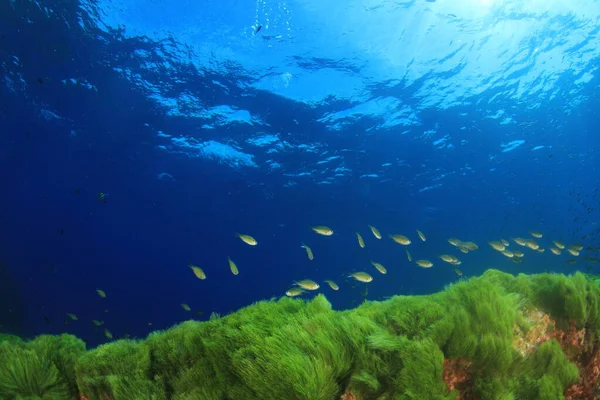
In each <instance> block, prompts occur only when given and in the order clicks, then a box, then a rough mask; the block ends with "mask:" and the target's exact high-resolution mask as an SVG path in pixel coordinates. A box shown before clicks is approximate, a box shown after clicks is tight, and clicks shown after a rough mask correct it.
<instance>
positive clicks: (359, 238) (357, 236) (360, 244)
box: [354, 232, 365, 249]
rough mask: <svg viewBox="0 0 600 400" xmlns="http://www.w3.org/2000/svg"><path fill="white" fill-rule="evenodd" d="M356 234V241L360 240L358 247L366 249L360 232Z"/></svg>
mask: <svg viewBox="0 0 600 400" xmlns="http://www.w3.org/2000/svg"><path fill="white" fill-rule="evenodd" d="M354 233H356V239H358V245H359V246H360V247H361V248H363V249H364V248H365V241H364V240H363V238H362V236H360V233H358V232H354Z"/></svg>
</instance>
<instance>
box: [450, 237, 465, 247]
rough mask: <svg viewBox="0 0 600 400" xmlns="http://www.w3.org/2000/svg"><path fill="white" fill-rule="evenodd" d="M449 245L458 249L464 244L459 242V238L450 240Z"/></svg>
mask: <svg viewBox="0 0 600 400" xmlns="http://www.w3.org/2000/svg"><path fill="white" fill-rule="evenodd" d="M448 243H450V244H451V245H452V246H454V247H458V246H460V245H461V244H462V242H461V241H460V240H458V239H457V238H450V239H448Z"/></svg>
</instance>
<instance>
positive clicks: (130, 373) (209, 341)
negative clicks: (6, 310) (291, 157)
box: [0, 270, 600, 400]
mask: <svg viewBox="0 0 600 400" xmlns="http://www.w3.org/2000/svg"><path fill="white" fill-rule="evenodd" d="M537 310H541V311H544V312H545V313H547V314H549V315H550V316H551V318H553V319H554V320H555V321H556V324H557V326H559V327H563V328H564V327H572V326H573V324H574V325H575V326H576V327H577V328H578V329H580V328H585V329H586V333H587V335H586V340H587V341H592V342H593V343H596V344H597V342H594V341H595V340H597V335H598V332H599V331H600V325H599V324H600V317H599V316H600V311H599V310H600V286H599V285H597V284H596V283H595V281H594V280H590V279H588V278H586V277H585V276H584V275H582V274H575V275H573V276H565V275H560V274H539V275H532V276H527V275H523V274H520V275H518V276H513V275H509V274H506V273H503V272H500V271H495V270H490V271H487V272H486V273H484V274H483V275H482V276H480V277H476V278H471V279H469V280H464V281H461V282H459V283H456V284H453V285H450V286H448V287H447V288H446V289H445V290H444V291H442V292H440V293H436V294H433V295H429V296H395V297H392V298H390V299H388V300H385V301H381V302H375V301H370V302H364V303H363V304H362V305H361V306H359V307H358V308H356V309H353V310H347V311H334V310H333V309H332V307H331V304H329V302H328V301H327V299H326V298H325V297H324V296H323V295H318V296H316V297H315V298H313V299H312V300H310V301H304V300H299V299H289V298H282V299H280V300H278V301H261V302H257V303H255V304H252V305H250V306H248V307H245V308H243V309H241V310H239V311H237V312H235V313H232V314H230V315H226V316H224V317H216V316H215V317H214V318H211V319H210V320H209V321H205V322H197V321H187V322H184V323H181V324H179V325H177V326H174V327H172V328H170V329H168V330H165V331H157V332H154V333H152V334H150V335H149V336H148V338H147V339H145V340H140V341H133V340H120V341H115V342H111V343H108V344H105V345H102V346H99V347H97V348H95V349H91V350H88V351H86V350H85V346H84V344H83V342H81V341H79V340H78V339H76V338H75V337H73V336H69V335H61V336H48V335H43V336H40V337H38V338H36V339H34V340H32V341H21V340H19V339H15V338H14V337H7V336H0V398H3V399H4V398H6V399H18V398H31V399H33V398H41V399H59V398H60V399H63V398H64V399H72V398H76V397H77V395H78V394H79V393H81V394H83V395H85V396H86V397H87V398H88V399H90V400H104V399H112V400H125V399H152V400H188V399H189V400H191V399H204V400H230V399H244V400H275V399H277V400H279V399H290V400H339V399H340V398H341V397H342V395H343V394H344V393H351V394H352V395H353V396H354V397H355V398H357V399H362V400H367V399H378V400H386V399H389V400H392V399H393V400H410V399H436V400H437V399H439V400H451V399H456V398H457V397H458V392H457V391H456V390H454V391H451V390H449V389H448V388H447V386H446V384H445V382H444V379H443V376H444V368H446V363H445V361H446V360H452V359H454V360H460V361H461V362H464V364H463V365H467V367H465V368H467V370H466V372H465V373H467V374H468V377H469V379H468V382H467V383H465V384H467V385H468V387H469V391H470V393H471V394H472V396H474V397H476V398H478V399H481V400H488V399H493V400H509V399H563V398H564V394H563V393H564V392H565V390H566V388H568V387H569V386H570V385H572V384H574V383H576V382H577V381H578V379H579V370H578V368H577V366H576V365H575V364H573V363H572V362H571V361H570V360H569V357H570V356H572V354H576V353H575V352H570V351H567V352H565V349H562V348H561V346H560V344H559V343H558V342H556V341H555V340H548V341H545V342H543V343H541V344H539V345H537V347H535V348H534V349H533V350H532V351H531V352H529V353H526V354H525V353H524V354H522V353H521V352H520V351H518V350H517V349H516V348H515V345H514V343H515V339H516V335H517V334H523V332H527V331H528V330H529V329H530V328H532V327H533V326H535V323H534V322H531V320H529V319H528V316H529V315H530V314H531V312H533V311H537ZM538 314H539V313H538ZM536 315H537V314H536ZM559 329H560V328H559ZM593 343H592V344H593ZM586 346H587V347H586V348H585V349H584V350H585V351H588V350H589V349H590V347H589V346H590V343H587V344H586ZM450 365H452V364H450ZM450 368H451V367H450Z"/></svg>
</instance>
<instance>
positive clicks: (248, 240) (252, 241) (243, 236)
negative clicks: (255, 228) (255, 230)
mask: <svg viewBox="0 0 600 400" xmlns="http://www.w3.org/2000/svg"><path fill="white" fill-rule="evenodd" d="M235 235H236V236H237V237H239V238H240V239H242V242H244V243H246V244H247V245H250V246H256V245H257V244H258V242H257V241H256V239H254V238H253V237H252V236H250V235H246V234H242V233H236V234H235Z"/></svg>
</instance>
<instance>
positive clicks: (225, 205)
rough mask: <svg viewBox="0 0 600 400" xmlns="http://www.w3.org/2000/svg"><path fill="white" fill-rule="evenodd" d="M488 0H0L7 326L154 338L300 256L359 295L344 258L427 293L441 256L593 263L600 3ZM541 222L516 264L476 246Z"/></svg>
mask: <svg viewBox="0 0 600 400" xmlns="http://www.w3.org/2000/svg"><path fill="white" fill-rule="evenodd" d="M326 3H327V5H329V6H333V5H335V1H334V0H331V1H329V2H326ZM473 3H474V5H471V6H467V5H465V6H463V7H462V8H457V9H449V8H448V7H449V6H444V5H443V4H438V3H437V2H419V1H408V2H404V3H402V2H382V3H380V4H378V5H372V6H368V7H367V6H364V5H359V3H356V4H353V3H352V2H351V3H346V2H344V6H339V4H338V6H339V7H337V8H335V9H336V10H338V11H336V12H335V13H334V14H332V15H328V14H327V13H325V12H324V11H323V10H322V9H321V7H326V5H323V4H322V2H310V1H287V2H286V1H270V0H258V1H257V2H248V3H244V4H240V3H239V2H227V1H225V2H213V1H208V2H205V3H203V5H198V4H197V3H195V2H188V1H174V2H168V3H167V2H161V1H155V2H147V3H146V4H145V5H143V6H142V4H141V3H138V2H136V1H125V0H124V1H120V2H96V1H75V0H64V1H52V2H43V1H30V0H14V1H13V0H10V1H4V2H0V74H1V75H0V78H1V79H0V171H2V172H1V176H2V190H3V192H2V193H3V195H2V196H0V330H5V331H8V332H15V333H19V334H21V335H24V336H33V335H37V334H40V333H58V332H62V331H65V332H70V333H74V334H76V335H79V336H80V337H82V338H84V339H85V340H87V341H88V342H89V344H90V345H95V344H98V343H102V342H104V341H105V340H106V339H105V338H104V336H103V333H102V330H101V329H100V330H95V329H94V325H93V324H92V323H91V320H93V319H96V320H103V321H105V325H104V326H103V328H104V327H106V328H107V329H109V330H110V331H111V332H112V333H113V335H114V336H115V337H116V338H118V337H121V336H122V335H125V334H129V335H132V336H134V337H143V336H144V335H146V334H147V333H149V332H150V331H152V330H154V329H163V328H166V327H169V326H171V325H173V324H175V323H177V322H180V321H183V320H186V319H189V318H197V319H207V318H209V316H210V314H211V313H213V312H214V313H219V314H222V315H224V314H227V313H229V312H232V311H234V310H236V309H239V308H241V307H243V306H246V305H248V304H251V303H252V302H255V301H258V300H261V299H269V298H272V297H280V296H282V295H284V293H285V291H286V289H288V288H289V287H291V285H292V284H293V282H294V281H296V280H300V279H304V278H310V279H314V280H317V281H319V282H320V283H321V289H320V290H319V292H323V293H325V294H326V296H327V297H328V299H329V300H330V301H331V302H332V304H333V306H334V307H335V308H337V309H342V308H348V307H353V306H355V305H356V304H358V303H359V302H360V301H362V300H363V299H364V289H365V285H364V284H357V283H354V282H353V281H352V280H351V279H349V278H347V277H346V276H345V275H347V273H349V272H352V271H361V270H364V271H368V272H369V273H371V274H372V275H373V276H374V280H373V282H371V283H369V284H368V286H367V287H368V295H367V299H372V300H378V299H383V298H385V297H386V296H391V295H394V294H423V293H431V292H434V291H437V290H441V289H442V288H443V287H444V286H445V285H447V284H450V283H452V282H455V281H457V279H459V277H458V276H457V275H456V274H455V272H454V271H453V270H452V268H451V267H450V266H449V265H447V264H444V263H443V262H442V261H441V260H440V259H439V255H440V254H444V253H450V254H454V255H456V256H458V257H459V258H460V259H461V260H462V264H461V265H460V266H459V268H460V269H461V270H462V272H463V273H464V275H463V277H469V276H474V275H478V274H480V273H482V272H483V271H485V270H486V269H487V268H498V269H501V270H503V271H507V272H510V273H519V272H525V273H535V272H543V271H555V272H564V273H569V272H572V271H575V270H582V271H586V272H587V271H588V270H591V271H592V272H594V271H595V268H597V264H595V263H594V258H600V252H598V251H597V250H596V249H597V248H599V247H600V240H599V239H598V237H599V233H600V224H598V221H599V220H600V211H599V199H600V197H598V189H599V182H600V173H599V170H600V168H599V166H600V160H599V158H598V151H599V149H600V131H599V130H598V123H599V122H600V121H599V118H598V111H597V110H600V99H599V97H598V88H599V80H598V77H597V70H598V67H600V47H598V46H596V44H597V43H598V28H597V26H599V25H598V24H597V21H598V18H599V15H595V14H593V12H591V11H589V9H590V8H589V7H587V6H586V4H587V3H589V2H586V1H581V2H579V3H577V2H575V3H573V5H572V8H571V9H564V5H562V6H561V5H560V3H558V2H557V3H556V4H553V2H550V3H549V4H548V5H547V8H546V9H544V10H530V9H527V6H526V5H525V3H524V2H523V3H522V2H518V1H514V2H509V1H496V2H495V3H494V2H490V1H486V2H482V1H476V0H473ZM492 3H493V4H492ZM361 4H362V3H361ZM234 6H235V7H234ZM553 7H554V8H553ZM582 10H588V11H587V12H583V11H582ZM390 14H391V15H392V16H395V18H391V17H390ZM361 21H362V22H361ZM257 23H259V24H261V26H262V28H261V29H260V31H258V32H256V33H255V31H256V29H257V28H256V27H257V25H256V24H257ZM398 26H400V27H401V28H400V29H399V28H398ZM507 29H511V30H512V31H511V32H512V34H507V33H505V31H506V30H507ZM392 39H393V40H392ZM98 193H105V194H106V202H102V201H100V200H99V199H98ZM369 224H370V225H374V226H376V227H377V228H378V229H379V230H380V231H381V232H382V234H383V236H384V238H383V239H382V240H377V239H375V238H374V237H373V235H371V233H370V232H369V230H368V225H369ZM315 225H327V226H330V227H331V228H333V230H334V231H335V234H334V235H333V236H332V237H322V236H318V235H316V234H315V233H314V232H312V231H311V229H310V227H311V226H315ZM416 229H419V230H421V231H423V232H424V233H425V235H426V236H427V241H426V242H421V241H420V240H419V239H418V237H417V234H416ZM531 230H537V231H540V232H542V233H543V234H544V237H543V238H542V239H539V243H540V245H541V246H542V247H544V248H545V249H546V251H545V252H544V253H537V252H533V251H530V250H528V249H525V250H523V252H524V253H526V254H525V257H524V261H523V262H522V263H521V264H515V263H512V262H510V260H509V259H508V258H507V257H504V256H503V255H501V254H499V253H498V252H496V251H494V250H493V249H492V248H491V247H490V246H488V245H487V242H488V241H490V240H499V239H501V238H504V239H507V240H510V239H511V238H514V237H527V238H530V237H531V236H530V235H529V233H528V232H529V231H531ZM355 231H358V232H360V233H361V234H362V236H363V237H364V239H365V242H366V248H365V249H361V248H359V246H358V245H357V242H356V237H355V234H354V232H355ZM236 232H241V233H248V234H251V235H252V236H254V237H255V238H256V239H257V240H258V242H259V244H258V246H256V247H250V246H247V245H245V244H244V243H242V242H241V241H240V240H239V239H238V238H236V236H235V234H236ZM394 233H401V234H405V235H407V236H409V237H410V238H411V240H412V242H413V243H412V244H411V245H410V246H409V247H408V249H409V250H410V252H411V253H412V255H413V257H414V258H415V259H418V258H425V259H430V260H432V261H433V262H434V267H433V268H430V269H424V268H419V267H418V266H416V265H415V264H414V263H410V262H408V260H407V258H406V255H405V248H404V247H402V246H400V245H398V244H396V243H394V242H393V241H392V240H390V239H389V237H388V236H389V235H390V234H394ZM450 237H457V238H460V239H462V240H472V241H474V242H476V243H477V244H478V245H479V247H480V249H479V250H477V251H475V252H472V253H469V254H465V255H463V254H462V253H460V252H457V251H456V249H455V248H453V247H452V246H450V245H449V244H448V242H447V239H448V238H450ZM555 239H556V240H562V241H564V242H565V243H566V244H567V245H569V244H573V243H578V244H581V245H583V246H584V247H585V249H584V250H583V251H582V252H581V254H580V255H579V257H572V256H570V255H568V254H566V252H563V253H564V254H561V255H560V256H556V255H553V254H552V253H551V252H550V251H549V249H550V247H551V246H552V242H551V240H555ZM302 242H304V243H306V244H308V245H309V246H310V247H311V248H312V250H313V252H314V254H315V259H314V260H313V261H309V260H308V259H307V257H306V254H305V252H304V249H302V248H301V247H300V244H301V243H302ZM516 246H517V245H516V244H514V243H513V244H511V246H510V248H518V247H516ZM227 257H231V258H232V259H233V260H234V261H235V262H236V263H237V265H238V267H239V270H240V274H239V275H238V276H233V275H232V274H231V272H230V271H229V268H228V265H227ZM569 259H575V260H576V262H575V264H568V263H566V262H567V260H569ZM371 260H374V261H378V262H380V263H382V264H383V265H385V266H386V267H387V269H388V273H387V274H386V275H381V274H379V273H378V272H377V271H376V270H375V269H374V268H373V267H372V266H371V265H370V263H369V262H370V261H371ZM190 262H192V263H194V264H197V265H198V266H200V267H202V268H203V269H204V271H205V272H206V274H207V276H208V278H207V279H206V280H205V281H200V280H198V279H196V278H195V277H194V276H193V274H192V273H191V270H190V269H189V268H188V267H187V264H188V263H190ZM324 279H333V280H334V281H336V282H337V283H338V284H340V286H341V289H340V290H339V291H338V292H333V291H332V290H330V289H329V287H327V285H326V284H324V283H323V280H324ZM97 288H100V289H102V290H104V291H105V292H106V293H107V297H106V298H100V297H99V296H98V295H97V294H96V289H97ZM310 296H312V294H310V295H308V296H306V297H308V298H310ZM180 303H187V304H189V305H190V307H191V308H192V312H186V311H184V310H183V309H182V308H181V307H180ZM105 310H108V312H105ZM196 311H202V313H203V314H202V315H201V316H198V315H196V314H195V312H196ZM67 313H73V314H76V315H77V316H78V320H77V321H72V320H69V318H68V317H67V315H66V314H67ZM65 321H66V322H67V323H65ZM148 322H152V326H149V325H148Z"/></svg>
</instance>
